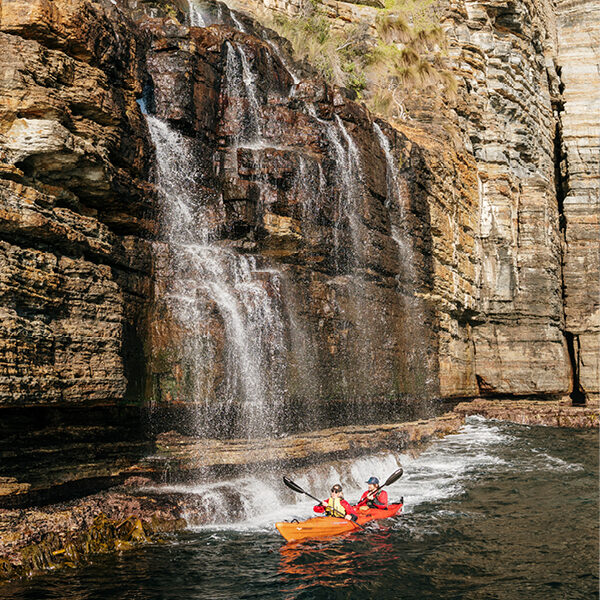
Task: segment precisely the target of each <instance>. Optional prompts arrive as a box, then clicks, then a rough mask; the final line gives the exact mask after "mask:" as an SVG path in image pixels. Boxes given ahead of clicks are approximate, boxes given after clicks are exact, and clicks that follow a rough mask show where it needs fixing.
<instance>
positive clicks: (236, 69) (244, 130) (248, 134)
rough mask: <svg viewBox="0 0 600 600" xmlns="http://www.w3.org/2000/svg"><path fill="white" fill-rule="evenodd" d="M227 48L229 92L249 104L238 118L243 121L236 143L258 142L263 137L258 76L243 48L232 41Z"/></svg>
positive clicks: (227, 82) (226, 68) (226, 75)
mask: <svg viewBox="0 0 600 600" xmlns="http://www.w3.org/2000/svg"><path fill="white" fill-rule="evenodd" d="M226 48H227V58H226V64H225V79H226V85H227V91H228V94H229V95H230V96H231V97H233V98H244V99H245V100H246V104H247V106H246V110H245V111H244V114H243V115H240V116H239V119H238V120H239V121H241V131H240V133H239V135H238V136H237V138H236V140H235V145H236V146H237V145H239V144H240V143H246V144H256V143H257V142H258V141H259V140H260V139H261V125H260V105H259V102H258V95H257V88H256V76H255V75H254V74H253V73H252V71H251V69H250V65H249V64H248V59H247V58H246V55H245V53H244V51H243V49H242V48H240V47H239V46H238V45H237V44H232V43H231V42H227V43H226Z"/></svg>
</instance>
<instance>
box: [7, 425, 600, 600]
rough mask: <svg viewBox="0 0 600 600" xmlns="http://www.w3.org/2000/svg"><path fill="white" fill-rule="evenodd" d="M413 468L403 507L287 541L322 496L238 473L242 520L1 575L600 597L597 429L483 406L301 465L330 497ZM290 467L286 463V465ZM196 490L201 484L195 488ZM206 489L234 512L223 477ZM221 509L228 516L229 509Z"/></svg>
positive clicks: (165, 588)
mask: <svg viewBox="0 0 600 600" xmlns="http://www.w3.org/2000/svg"><path fill="white" fill-rule="evenodd" d="M398 461H401V462H402V464H403V467H404V470H405V474H404V476H403V477H402V478H401V479H400V480H399V481H398V482H397V483H395V484H394V485H393V486H392V487H391V488H390V489H389V493H390V498H391V499H397V498H398V497H400V496H404V500H405V506H406V511H405V514H404V515H403V516H401V517H396V518H394V519H388V520H385V521H378V522H374V523H371V524H369V525H368V526H367V531H359V532H356V533H349V534H346V535H342V536H338V537H335V538H330V539H322V540H313V541H307V542H304V543H301V544H296V545H294V544H285V543H284V540H283V538H281V537H280V536H279V534H278V533H277V532H276V531H275V529H274V527H273V522H274V521H275V520H276V519H291V518H293V517H297V518H305V517H307V516H309V515H310V513H311V511H312V502H311V501H309V500H306V499H305V498H303V497H298V496H294V495H293V494H292V492H290V491H289V490H287V488H285V487H284V486H283V485H282V484H277V479H278V477H276V476H275V474H273V476H272V478H267V479H263V478H255V479H252V478H245V479H240V480H238V481H233V482H230V483H229V484H227V485H229V486H230V487H229V491H230V492H231V491H233V492H236V493H238V494H239V497H240V500H241V501H240V502H239V503H236V504H238V506H239V507H240V509H239V515H238V517H237V519H234V520H232V521H230V522H229V523H221V524H212V525H208V526H202V527H192V528H191V529H190V531H189V532H188V533H187V534H185V535H179V536H176V537H173V538H170V539H169V540H168V541H167V543H166V544H162V545H159V546H155V547H146V548H138V549H135V550H133V551H129V552H123V553H120V554H118V555H112V556H99V557H96V558H95V559H94V563H93V564H92V565H91V566H89V567H85V568H81V569H77V570H68V571H67V570H63V571H62V572H56V573H54V574H48V575H44V576H40V577H37V578H34V579H32V580H29V581H21V582H20V581H17V582H13V583H10V584H8V585H4V586H0V596H1V597H2V598H3V599H4V600H40V599H42V598H44V599H47V600H51V599H52V600H62V599H64V598H70V599H72V600H91V599H94V600H108V599H110V600H113V599H115V598H119V599H122V600H126V599H127V600H134V599H135V600H137V599H142V598H143V599H144V600H159V599H160V600H200V599H205V598H210V599H211V600H219V599H222V600H225V599H227V600H229V599H232V598H235V599H240V600H241V599H250V598H264V599H267V600H271V599H273V600H279V599H280V598H288V599H290V600H296V599H304V600H308V599H311V600H321V599H323V600H325V599H331V598H334V599H337V598H339V599H342V598H343V599H346V600H359V599H363V598H381V599H382V600H397V599H398V598H407V599H412V598H422V599H431V600H439V598H446V599H463V598H464V599H471V600H478V599H483V598H490V599H491V598H494V599H506V600H509V599H510V600H512V599H514V598H520V597H523V595H524V594H526V596H527V598H529V599H531V600H563V599H564V598H573V599H576V598H581V599H584V598H585V599H588V598H597V597H598V544H597V542H598V515H597V506H598V485H597V482H598V432H597V431H575V430H569V429H556V428H551V427H526V426H520V425H513V424H508V423H499V422H492V421H486V420H483V419H480V418H470V419H469V420H468V423H467V424H466V426H465V427H463V429H462V430H461V431H460V432H459V433H458V434H457V435H451V436H448V437H446V438H444V439H443V440H439V441H437V442H435V443H434V444H433V445H431V446H430V447H429V448H428V449H427V450H426V451H425V452H423V453H422V454H420V455H418V456H412V455H395V454H384V455H377V456H367V457H364V458H363V459H361V460H358V461H356V462H354V463H331V464H329V465H323V466H321V467H320V468H319V469H314V470H313V469H310V470H304V471H300V470H299V471H296V472H295V473H289V474H290V475H292V478H294V479H295V480H297V482H298V483H300V484H301V485H302V486H303V487H304V488H305V489H307V490H308V491H311V492H312V493H313V494H315V495H317V496H321V495H325V494H326V492H327V490H328V488H329V487H330V486H331V484H333V483H334V482H336V481H341V482H342V484H343V485H344V487H345V491H346V497H347V498H348V499H349V500H355V499H356V498H357V497H358V494H359V492H360V490H362V489H364V487H365V483H364V481H365V479H366V478H367V476H370V475H378V476H379V477H382V478H383V477H386V476H387V475H388V474H389V473H391V472H392V471H393V470H394V469H395V468H396V466H397V464H398ZM277 475H278V476H281V475H282V473H279V474H277ZM188 491H189V489H188ZM195 491H196V493H197V494H198V495H199V497H200V498H201V499H202V501H203V502H205V503H207V504H208V505H209V507H210V508H211V509H212V511H213V512H214V513H227V512H228V511H231V508H232V504H233V503H232V501H231V500H230V499H229V496H228V495H227V494H226V493H225V490H221V489H219V486H218V485H214V486H212V488H211V486H206V487H198V488H197V489H196V490H195ZM216 520H218V519H216Z"/></svg>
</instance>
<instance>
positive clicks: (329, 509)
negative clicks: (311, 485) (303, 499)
mask: <svg viewBox="0 0 600 600" xmlns="http://www.w3.org/2000/svg"><path fill="white" fill-rule="evenodd" d="M313 510H314V511H315V512H318V513H325V514H326V515H327V516H328V517H343V518H344V519H347V520H348V521H356V519H357V518H358V517H357V515H356V510H355V509H354V507H353V506H350V504H348V502H346V500H344V494H343V492H342V486H341V485H340V484H339V483H336V484H335V485H334V486H333V487H332V488H331V496H330V497H329V498H327V500H325V501H323V502H321V504H317V505H316V506H315V507H314V509H313Z"/></svg>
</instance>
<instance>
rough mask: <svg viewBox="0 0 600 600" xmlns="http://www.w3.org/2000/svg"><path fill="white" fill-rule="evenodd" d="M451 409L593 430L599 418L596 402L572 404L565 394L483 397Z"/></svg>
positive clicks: (528, 423) (460, 412)
mask: <svg viewBox="0 0 600 600" xmlns="http://www.w3.org/2000/svg"><path fill="white" fill-rule="evenodd" d="M454 412H456V413H457V414H459V415H463V416H465V417H466V416H469V415H481V416H483V417H486V418H487V419H498V420H499V421H511V422H513V423H520V424H522V425H546V426H549V427H574V428H578V429H597V428H598V425H599V422H600V421H599V418H600V408H599V406H598V403H595V402H590V403H589V404H588V406H573V404H572V402H571V399H570V398H569V397H567V398H564V399H562V400H542V401H540V400H538V401H536V400H485V399H477V400H473V401H471V402H461V403H460V404H458V405H457V406H456V407H455V409H454Z"/></svg>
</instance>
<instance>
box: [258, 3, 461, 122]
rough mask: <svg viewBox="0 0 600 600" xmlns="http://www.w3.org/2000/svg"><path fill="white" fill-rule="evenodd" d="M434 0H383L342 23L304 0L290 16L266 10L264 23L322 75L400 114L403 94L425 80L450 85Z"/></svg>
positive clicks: (381, 109) (450, 89)
mask: <svg viewBox="0 0 600 600" xmlns="http://www.w3.org/2000/svg"><path fill="white" fill-rule="evenodd" d="M434 2H435V0H387V1H386V3H385V8H381V9H372V11H371V12H373V11H374V17H375V19H374V22H368V21H367V20H359V21H357V22H354V23H348V22H346V21H343V20H341V19H335V18H332V17H331V16H330V15H328V14H327V12H326V8H325V6H324V5H323V3H322V1H321V0H307V1H306V2H305V3H304V5H303V7H302V10H301V12H300V14H299V15H298V16H296V17H289V16H287V15H284V14H281V13H276V14H272V13H270V14H269V15H268V16H266V20H267V21H268V22H267V24H268V25H269V26H270V27H271V28H273V29H274V30H275V31H277V33H278V34H279V35H281V36H282V37H285V38H287V39H288V40H290V42H291V43H292V46H293V49H294V54H295V58H296V59H297V60H300V61H307V62H308V63H309V64H311V65H312V66H313V67H314V68H316V69H317V71H318V72H319V73H320V74H321V76H323V78H324V79H326V80H327V81H330V82H331V83H335V84H337V85H341V86H344V87H347V88H350V89H352V90H354V91H355V92H356V93H357V95H358V97H359V98H361V99H362V100H364V101H365V103H366V104H367V105H368V106H369V108H370V109H371V110H372V111H374V112H375V113H378V114H380V115H382V116H384V117H386V118H391V119H403V118H405V109H404V98H405V97H406V95H407V94H411V93H414V91H415V90H418V89H422V88H424V87H426V86H431V85H434V86H438V87H439V88H440V89H441V90H444V91H445V92H446V93H447V94H453V93H454V92H455V91H456V87H457V83H456V80H455V78H454V76H453V75H452V73H451V72H449V71H447V70H445V69H444V64H443V63H444V55H445V34H444V32H443V30H442V29H441V27H440V24H439V20H438V18H437V15H436V13H435V11H434Z"/></svg>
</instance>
